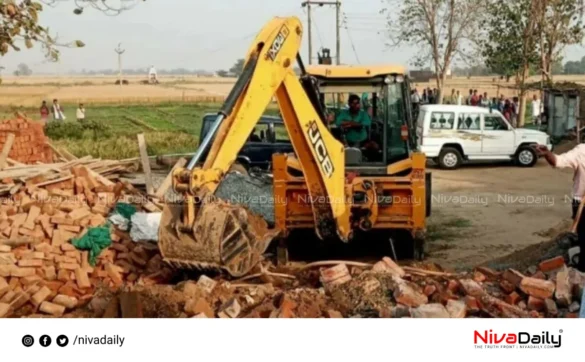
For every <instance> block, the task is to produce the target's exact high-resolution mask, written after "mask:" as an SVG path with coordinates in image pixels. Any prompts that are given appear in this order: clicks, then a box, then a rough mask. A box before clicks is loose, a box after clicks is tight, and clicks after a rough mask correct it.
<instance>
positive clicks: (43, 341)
mask: <svg viewBox="0 0 585 362" xmlns="http://www.w3.org/2000/svg"><path fill="white" fill-rule="evenodd" d="M39 343H40V344H41V346H43V347H49V346H50V345H51V337H49V336H47V335H46V334H44V335H42V336H41V338H40V339H39Z"/></svg>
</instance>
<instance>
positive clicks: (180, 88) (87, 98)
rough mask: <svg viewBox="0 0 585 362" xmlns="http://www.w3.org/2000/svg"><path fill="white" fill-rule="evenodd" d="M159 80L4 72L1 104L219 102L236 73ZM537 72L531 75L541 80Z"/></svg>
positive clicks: (467, 82) (460, 84)
mask: <svg viewBox="0 0 585 362" xmlns="http://www.w3.org/2000/svg"><path fill="white" fill-rule="evenodd" d="M159 78H160V82H161V83H160V84H159V85H144V84H140V82H141V81H143V80H145V77H142V76H126V77H124V79H126V80H128V81H129V82H130V84H129V85H124V86H119V85H115V81H116V79H117V77H115V76H63V77H56V76H31V77H15V76H4V77H3V78H2V84H0V106H9V107H36V106H38V105H39V104H40V103H41V101H42V100H47V101H50V100H52V99H55V98H56V99H59V101H60V102H61V104H76V103H80V102H82V103H85V104H144V103H148V104H157V103H163V102H187V103H216V102H221V101H222V100H223V98H224V97H225V96H226V95H227V94H228V92H229V91H230V89H231V87H232V86H233V84H234V82H235V79H233V78H218V77H197V76H160V77H159ZM539 80H540V79H539V77H532V78H531V79H530V80H529V81H531V82H538V81H539ZM555 81H570V82H576V83H580V84H585V76H556V77H555ZM414 86H415V87H417V88H418V89H419V90H422V89H423V88H427V87H430V88H436V83H435V81H434V80H431V81H430V82H427V83H415V84H414ZM445 87H446V94H447V95H449V94H450V93H451V89H455V90H459V91H461V93H462V94H463V95H464V96H465V95H467V94H468V92H469V89H471V88H473V89H477V90H478V91H479V92H480V93H482V94H483V93H484V92H487V93H488V96H489V97H497V96H498V95H500V94H503V95H504V96H506V97H513V96H515V95H516V90H515V89H514V83H513V80H512V81H511V82H509V83H507V82H505V81H503V80H500V79H499V78H497V77H472V78H467V77H454V78H451V79H448V80H447V83H446V85H445Z"/></svg>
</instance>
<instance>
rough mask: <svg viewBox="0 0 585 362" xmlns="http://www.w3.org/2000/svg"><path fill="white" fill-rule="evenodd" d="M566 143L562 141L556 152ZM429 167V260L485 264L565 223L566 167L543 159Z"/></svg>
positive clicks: (568, 206) (567, 214)
mask: <svg viewBox="0 0 585 362" xmlns="http://www.w3.org/2000/svg"><path fill="white" fill-rule="evenodd" d="M571 147H572V145H563V146H562V147H560V148H559V149H558V150H556V151H555V152H562V151H564V150H566V149H570V148H571ZM429 170H430V171H432V173H433V202H432V215H431V217H430V218H429V219H428V220H427V223H428V230H429V237H428V251H429V254H430V260H431V261H434V262H437V263H439V264H441V265H442V266H444V267H450V268H455V269H462V268H468V267H473V266H475V265H479V264H483V263H487V262H489V261H491V260H493V259H496V258H501V257H503V256H506V255H510V254H512V253H515V252H517V251H519V250H522V249H525V248H527V247H529V246H534V245H535V244H539V243H541V242H544V241H548V240H551V239H552V238H553V237H554V236H555V235H556V234H557V233H558V232H559V231H563V230H567V229H568V228H570V224H571V220H570V217H571V204H570V194H571V188H572V176H573V175H572V172H571V171H570V170H555V169H553V168H551V167H550V166H549V165H548V164H547V163H546V161H545V160H540V161H539V162H538V163H537V164H536V165H535V166H534V167H533V168H519V167H516V166H513V165H509V164H505V163H504V164H498V165H494V164H490V165H465V166H463V167H462V168H460V169H459V170H456V171H443V170H439V169H436V168H433V167H431V168H429ZM536 249H538V247H536ZM516 255H517V256H518V257H520V256H519V255H518V254H516Z"/></svg>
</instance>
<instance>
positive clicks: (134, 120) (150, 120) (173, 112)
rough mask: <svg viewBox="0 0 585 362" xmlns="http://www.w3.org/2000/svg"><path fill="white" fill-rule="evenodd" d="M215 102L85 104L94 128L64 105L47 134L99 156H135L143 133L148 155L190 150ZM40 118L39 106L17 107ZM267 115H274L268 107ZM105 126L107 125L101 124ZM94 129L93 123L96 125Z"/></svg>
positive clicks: (3, 114)
mask: <svg viewBox="0 0 585 362" xmlns="http://www.w3.org/2000/svg"><path fill="white" fill-rule="evenodd" d="M219 108H220V105H219V104H184V103H181V104H161V105H131V106H114V105H103V106H96V105H90V106H86V123H90V124H94V125H95V124H98V125H99V127H98V128H99V129H98V130H92V129H89V128H91V127H87V128H86V129H81V127H80V125H79V123H78V122H77V121H76V119H75V111H76V106H75V105H63V109H64V111H65V115H66V117H67V120H66V121H65V122H64V124H61V125H58V127H55V125H51V124H49V125H48V126H47V135H48V136H49V137H50V138H51V141H52V143H53V144H54V145H55V146H57V147H58V148H61V147H63V148H66V149H67V150H68V151H69V152H71V153H73V154H74V155H76V156H78V157H82V156H86V155H91V156H93V157H98V158H102V159H125V158H131V157H138V156H139V151H138V144H137V140H136V135H137V134H138V133H144V134H145V137H146V142H147V145H148V153H149V155H151V156H155V155H162V154H174V153H190V152H194V151H195V150H196V148H197V145H198V141H199V133H200V129H201V122H202V119H203V116H204V115H205V114H206V113H216V112H217V111H218V110H219ZM15 111H16V110H15V109H6V108H4V109H0V119H7V118H10V117H12V116H11V114H13V113H14V112H15ZM18 111H20V112H24V113H26V114H27V116H28V117H30V118H32V119H35V120H36V119H39V117H40V115H39V112H38V110H37V109H18ZM268 113H274V112H272V111H268ZM103 126H105V127H103ZM94 127H95V126H94Z"/></svg>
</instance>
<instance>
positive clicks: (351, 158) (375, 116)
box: [307, 65, 415, 175]
mask: <svg viewBox="0 0 585 362" xmlns="http://www.w3.org/2000/svg"><path fill="white" fill-rule="evenodd" d="M307 73H308V75H310V76H311V77H313V78H314V79H315V80H316V81H317V89H318V91H319V97H320V103H321V105H322V107H323V109H324V110H325V114H326V118H327V122H328V127H329V129H330V131H331V133H332V134H333V135H334V136H335V137H336V138H337V139H338V140H339V141H341V142H342V143H344V144H345V145H346V167H347V169H348V170H349V171H351V170H353V169H359V170H360V171H361V172H360V173H362V174H364V173H366V174H372V175H382V174H385V173H386V172H387V166H388V165H391V164H394V163H396V162H399V161H403V160H405V159H408V158H409V157H410V154H411V151H412V150H413V149H414V147H415V142H414V138H413V135H414V134H415V132H414V130H413V118H412V106H411V104H410V85H409V79H408V76H407V74H406V69H405V68H404V67H403V66H400V65H387V66H373V67H368V66H338V65H318V66H310V67H307ZM352 95H354V96H352ZM356 96H357V97H359V99H360V105H359V108H360V109H359V111H358V112H364V113H365V114H366V115H367V117H368V119H369V120H370V126H369V127H366V134H367V137H365V139H363V140H362V139H360V142H359V143H357V144H356V142H347V139H346V137H347V130H344V129H343V128H342V127H340V124H341V123H342V122H343V121H344V115H347V114H348V112H350V110H349V108H350V105H349V104H348V100H349V99H350V97H351V98H353V99H355V98H356ZM354 103H355V102H354ZM351 112H352V113H355V112H356V109H355V105H352V110H351Z"/></svg>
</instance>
